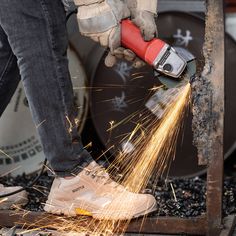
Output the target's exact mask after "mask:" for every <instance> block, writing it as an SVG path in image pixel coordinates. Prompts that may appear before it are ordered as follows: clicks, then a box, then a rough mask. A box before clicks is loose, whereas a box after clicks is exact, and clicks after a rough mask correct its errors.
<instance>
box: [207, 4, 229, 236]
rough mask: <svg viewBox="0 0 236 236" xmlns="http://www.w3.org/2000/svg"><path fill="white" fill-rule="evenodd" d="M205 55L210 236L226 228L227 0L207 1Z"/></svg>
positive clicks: (208, 232) (208, 231)
mask: <svg viewBox="0 0 236 236" xmlns="http://www.w3.org/2000/svg"><path fill="white" fill-rule="evenodd" d="M205 32H206V43H205V48H204V49H205V50H207V52H205V57H206V60H207V63H208V65H207V66H208V67H209V68H208V73H207V74H205V77H206V79H207V80H208V81H209V82H210V83H211V87H212V94H211V96H210V100H209V101H207V102H209V103H210V104H211V111H210V113H211V117H210V120H209V121H208V122H209V124H208V128H209V130H208V131H209V134H208V138H209V142H210V151H209V153H208V154H209V156H208V161H209V163H208V164H209V165H208V171H207V224H208V226H207V235H212V236H213V235H214V236H217V235H220V232H221V230H222V192H223V166H224V152H223V143H224V98H225V93H224V75H225V73H224V72H225V70H224V65H225V45H224V32H225V31H224V12H223V0H217V1H216V0H207V15H206V29H205Z"/></svg>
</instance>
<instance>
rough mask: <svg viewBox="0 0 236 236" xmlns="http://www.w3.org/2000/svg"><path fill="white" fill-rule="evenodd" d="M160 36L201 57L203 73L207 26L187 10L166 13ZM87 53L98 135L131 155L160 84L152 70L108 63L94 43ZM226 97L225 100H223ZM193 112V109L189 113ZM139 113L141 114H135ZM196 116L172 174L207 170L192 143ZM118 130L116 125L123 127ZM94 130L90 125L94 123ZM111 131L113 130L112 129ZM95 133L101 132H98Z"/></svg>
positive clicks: (233, 61) (235, 132) (231, 111)
mask: <svg viewBox="0 0 236 236" xmlns="http://www.w3.org/2000/svg"><path fill="white" fill-rule="evenodd" d="M157 25H158V31H159V37H160V38H161V39H163V40H165V41H166V42H168V43H169V44H171V45H173V46H178V47H182V48H184V49H186V50H188V51H189V52H191V53H192V54H193V55H194V56H195V57H196V58H197V63H198V69H199V70H201V68H202V67H203V65H204V57H203V53H202V48H203V43H204V34H205V22H204V20H203V19H202V18H200V17H199V16H196V15H192V14H188V13H184V12H164V13H161V14H160V15H159V17H158V20H157ZM87 52H88V54H87V55H86V53H85V54H84V55H83V57H84V62H85V66H86V68H87V73H88V74H89V75H90V76H91V81H90V88H91V89H90V114H91V119H92V125H93V131H94V135H97V137H98V138H99V140H100V141H101V143H102V144H103V145H104V146H105V148H106V149H109V151H110V152H111V153H112V154H114V155H115V154H116V153H117V152H118V151H120V150H123V151H128V152H129V151H130V152H131V151H132V148H133V146H132V143H128V146H127V140H125V138H124V137H125V136H126V135H127V134H128V133H130V132H132V131H133V129H134V128H135V126H136V124H137V122H138V119H139V111H140V110H145V109H147V108H146V106H145V104H146V102H147V100H148V99H149V97H150V89H152V88H153V87H154V86H159V85H160V83H159V82H158V81H157V80H156V79H155V78H154V76H153V70H152V68H150V67H148V66H146V67H144V68H141V69H134V68H133V67H132V66H131V64H130V63H128V62H126V61H125V60H120V61H119V62H118V63H117V65H116V66H114V67H113V68H107V67H106V66H105V65H104V57H105V54H104V50H103V49H101V48H100V47H99V46H98V45H97V46H95V45H94V44H92V46H91V47H90V49H89V48H88V50H87ZM235 55H236V43H235V41H234V40H233V39H232V38H231V37H230V36H229V35H226V114H225V124H226V126H225V140H224V145H225V157H226V158H227V157H228V156H229V155H230V154H231V153H232V151H233V150H234V149H235V144H236V127H235V124H234V123H233V122H232V121H234V120H236V106H235V105H234V102H235V100H236V93H235V87H236V81H235V78H234V77H235V76H236V66H235V65H236V57H235ZM222 99H223V98H222ZM190 110H191V109H190ZM134 114H136V115H134ZM191 122H192V116H191V112H189V114H188V115H187V116H186V118H185V120H184V130H183V134H182V136H181V138H180V140H179V142H178V145H177V152H176V158H175V160H174V161H173V163H172V166H171V170H170V176H172V177H190V176H197V175H199V174H201V173H204V172H205V170H206V168H205V167H200V166H198V159H197V150H196V148H195V147H194V146H193V144H192V140H193V134H192V128H191ZM119 123H120V125H118V126H117V127H114V128H113V127H112V129H111V126H116V124H119ZM89 126H90V129H91V124H90V125H89ZM111 130H112V131H111ZM95 133H96V134H95Z"/></svg>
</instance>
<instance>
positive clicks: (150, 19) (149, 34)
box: [126, 0, 157, 41]
mask: <svg viewBox="0 0 236 236" xmlns="http://www.w3.org/2000/svg"><path fill="white" fill-rule="evenodd" d="M126 1H127V5H128V7H129V9H130V11H131V19H132V21H133V23H134V24H136V25H137V26H138V27H139V28H140V30H141V32H142V35H143V38H144V40H146V41H150V40H152V39H153V38H154V37H156V36H157V26H156V23H155V17H157V0H126Z"/></svg>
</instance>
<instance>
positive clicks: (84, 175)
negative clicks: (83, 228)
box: [44, 162, 156, 220]
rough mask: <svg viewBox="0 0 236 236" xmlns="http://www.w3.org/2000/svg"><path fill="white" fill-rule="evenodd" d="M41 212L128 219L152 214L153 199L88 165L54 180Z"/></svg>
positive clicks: (97, 167) (102, 170)
mask: <svg viewBox="0 0 236 236" xmlns="http://www.w3.org/2000/svg"><path fill="white" fill-rule="evenodd" d="M44 210H45V211H47V212H50V213H53V214H58V215H61V214H63V215H67V216H76V215H86V216H92V217H93V218H96V219H100V220H128V219H132V218H137V217H139V216H142V215H146V214H148V213H150V212H152V211H155V210H156V200H155V198H154V197H153V196H152V195H148V194H136V193H132V192H129V191H128V190H127V189H126V188H125V187H123V186H121V185H119V184H118V183H116V182H115V181H113V180H112V179H111V178H110V177H109V175H108V173H107V172H106V171H105V169H104V168H103V167H101V166H99V165H98V164H97V163H96V162H92V163H91V164H90V165H89V166H88V167H86V168H85V169H84V170H83V171H82V172H81V173H80V174H79V175H77V176H76V177H73V178H71V179H66V178H56V179H55V180H54V182H53V185H52V187H51V191H50V194H49V197H48V200H47V202H46V205H45V207H44Z"/></svg>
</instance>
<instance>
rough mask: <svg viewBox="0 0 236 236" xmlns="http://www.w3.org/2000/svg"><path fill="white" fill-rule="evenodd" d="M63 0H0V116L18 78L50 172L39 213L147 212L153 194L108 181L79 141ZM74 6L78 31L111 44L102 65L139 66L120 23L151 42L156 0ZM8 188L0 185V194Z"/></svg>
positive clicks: (95, 0) (110, 215)
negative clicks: (125, 63) (126, 45)
mask: <svg viewBox="0 0 236 236" xmlns="http://www.w3.org/2000/svg"><path fill="white" fill-rule="evenodd" d="M62 1H63V2H62ZM62 1H61V0H21V1H19V0H1V1H0V115H1V114H2V113H3V112H4V110H5V108H6V106H7V104H8V103H9V101H10V100H11V97H12V95H13V94H14V92H15V90H16V88H17V85H18V83H19V81H20V80H21V81H22V83H23V86H24V90H25V93H26V96H27V99H28V102H29V107H30V111H31V113H32V117H33V120H34V123H35V126H36V127H37V131H38V134H39V136H40V141H41V143H42V146H43V150H44V154H45V156H46V158H47V160H48V162H49V164H50V167H51V169H52V170H53V173H54V174H55V179H54V182H53V184H52V187H51V190H50V193H49V196H48V200H47V202H46V204H45V207H44V209H45V211H46V212H49V213H53V214H64V215H67V216H75V215H76V214H83V215H90V216H93V217H94V218H98V219H101V218H102V219H121V220H122V219H126V218H133V217H138V216H141V215H144V214H146V213H149V212H152V211H154V210H155V209H156V201H155V198H154V197H153V196H152V195H148V194H136V193H132V192H130V191H128V190H127V189H126V188H125V187H123V186H121V185H119V184H118V183H116V182H114V181H113V180H112V179H111V178H110V177H109V175H108V174H107V172H106V171H105V170H104V169H103V167H101V166H99V165H98V164H97V163H96V162H95V161H94V160H93V158H92V157H91V155H90V154H89V153H88V151H86V150H85V149H84V147H83V145H82V142H81V137H80V136H79V135H78V132H77V126H76V122H75V117H76V112H77V110H76V109H75V106H74V103H73V89H72V83H71V80H70V74H69V69H68V59H67V55H66V52H67V47H68V37H67V31H66V11H65V8H67V6H68V4H69V0H62ZM70 1H71V0H70ZM75 4H76V5H78V14H77V19H78V24H79V29H80V32H81V34H83V35H85V36H87V37H90V38H91V39H93V40H95V41H96V42H99V43H100V44H101V45H102V46H104V47H108V48H109V49H110V52H109V53H108V55H107V57H106V59H105V63H106V65H107V66H113V65H114V64H115V62H116V58H117V57H118V58H121V57H124V58H126V59H128V60H130V61H133V62H134V65H135V64H136V66H137V64H139V60H138V59H137V58H136V57H135V55H134V53H132V52H131V51H130V50H127V49H124V48H122V47H121V37H120V36H121V24H120V22H121V20H122V19H125V18H131V20H132V21H133V22H134V23H135V24H136V25H137V26H138V27H139V28H140V30H141V32H142V34H143V37H144V39H145V40H151V39H152V38H153V37H155V35H156V33H157V29H156V24H155V17H156V14H157V0H145V1H143V0H123V1H122V0H75ZM137 174H138V173H137ZM16 189H17V187H14V190H16ZM11 191H12V188H7V187H4V186H2V185H1V186H0V192H1V193H8V192H11ZM26 199H27V194H26V193H20V194H15V195H13V196H11V197H10V198H9V199H8V198H7V199H0V208H1V207H3V206H5V208H6V207H10V205H12V204H13V203H15V204H17V203H18V204H24V201H25V200H26Z"/></svg>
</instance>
